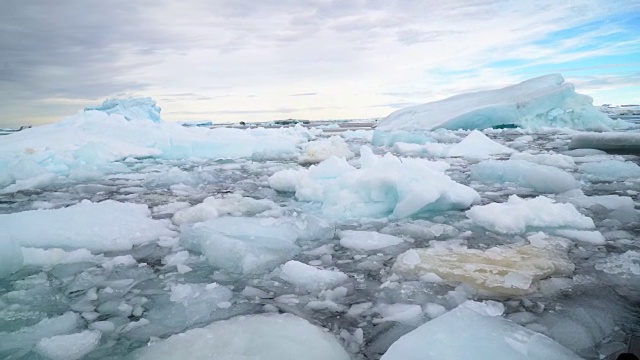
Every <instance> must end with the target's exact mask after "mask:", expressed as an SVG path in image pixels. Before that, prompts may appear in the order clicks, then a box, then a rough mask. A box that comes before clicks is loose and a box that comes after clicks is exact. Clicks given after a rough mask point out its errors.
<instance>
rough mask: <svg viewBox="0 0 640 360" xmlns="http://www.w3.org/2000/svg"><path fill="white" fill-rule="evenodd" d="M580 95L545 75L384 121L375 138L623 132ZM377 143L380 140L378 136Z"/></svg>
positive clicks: (395, 114)
mask: <svg viewBox="0 0 640 360" xmlns="http://www.w3.org/2000/svg"><path fill="white" fill-rule="evenodd" d="M592 101H593V100H592V99H591V98H590V97H589V96H586V95H581V94H577V93H576V92H575V89H574V87H573V84H571V83H565V82H564V78H563V77H562V76H561V75H559V74H553V75H546V76H541V77H538V78H534V79H530V80H527V81H524V82H522V83H520V84H517V85H512V86H508V87H505V88H502V89H498V90H488V91H478V92H473V93H467V94H461V95H457V96H453V97H450V98H447V99H444V100H440V101H435V102H432V103H427V104H424V105H418V106H413V107H409V108H404V109H400V110H397V111H395V112H393V113H391V114H390V115H389V116H387V117H386V118H385V119H383V120H382V121H380V123H379V124H378V126H377V128H376V132H379V131H385V132H391V131H395V130H404V131H410V130H415V129H426V130H432V129H438V128H444V129H450V130H456V129H486V128H490V127H494V126H501V125H517V126H519V127H524V128H541V127H548V126H552V127H569V128H576V129H598V130H602V129H607V130H608V129H610V128H611V127H614V126H622V125H621V122H615V121H613V120H611V119H609V117H607V116H606V115H605V114H603V113H601V112H600V111H598V109H597V108H595V107H594V106H593V105H592ZM374 140H375V135H374Z"/></svg>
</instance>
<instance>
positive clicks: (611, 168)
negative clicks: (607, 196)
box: [578, 160, 640, 181]
mask: <svg viewBox="0 0 640 360" xmlns="http://www.w3.org/2000/svg"><path fill="white" fill-rule="evenodd" d="M578 169H579V170H580V172H581V173H582V174H583V176H584V177H585V178H586V179H588V180H591V181H624V180H628V179H640V166H638V165H637V164H635V163H632V162H630V161H618V160H605V161H600V162H589V163H585V164H581V165H579V166H578Z"/></svg>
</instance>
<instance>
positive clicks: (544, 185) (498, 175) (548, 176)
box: [471, 160, 580, 193]
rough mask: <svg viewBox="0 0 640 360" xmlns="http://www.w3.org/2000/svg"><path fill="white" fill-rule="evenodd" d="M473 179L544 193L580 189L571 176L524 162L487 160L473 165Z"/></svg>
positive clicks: (552, 168)
mask: <svg viewBox="0 0 640 360" xmlns="http://www.w3.org/2000/svg"><path fill="white" fill-rule="evenodd" d="M471 179H473V180H476V181H480V182H483V183H487V184H493V183H500V184H502V183H512V184H516V185H518V186H522V187H526V188H530V189H533V190H535V191H538V192H543V193H559V192H563V191H567V190H571V189H578V188H580V182H579V181H577V180H576V179H574V178H573V176H571V174H569V173H567V172H565V171H563V170H560V169H558V168H555V167H552V166H547V165H539V164H535V163H531V162H528V161H524V160H505V161H500V160H487V161H483V162H481V163H479V164H475V165H471Z"/></svg>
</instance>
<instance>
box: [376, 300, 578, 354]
mask: <svg viewBox="0 0 640 360" xmlns="http://www.w3.org/2000/svg"><path fill="white" fill-rule="evenodd" d="M497 305H501V304H496V303H493V302H488V303H477V302H471V301H469V302H466V303H464V304H462V305H460V306H458V307H457V308H455V309H453V310H451V311H449V312H448V313H446V314H444V315H441V316H439V317H437V318H436V319H434V320H431V321H429V322H427V323H426V324H424V325H422V326H420V327H419V328H417V329H415V330H413V331H411V332H410V333H408V334H406V335H404V336H402V337H401V338H400V339H399V340H398V341H396V342H395V343H393V345H391V347H390V348H389V350H387V352H386V353H385V354H384V355H383V356H382V358H381V360H414V359H415V360H431V359H433V360H436V359H469V358H473V359H492V360H513V359H530V360H534V359H537V360H547V359H558V360H560V359H562V360H570V359H571V360H573V359H575V360H579V359H580V358H579V357H578V356H576V355H575V354H573V353H572V352H571V351H570V350H569V349H567V348H565V347H563V346H562V345H560V344H558V343H556V342H555V341H553V340H551V339H550V338H548V337H546V336H544V335H542V334H539V333H536V332H533V331H531V330H529V329H527V328H524V327H522V326H520V325H517V324H516V323H513V322H511V321H509V320H507V319H505V318H503V317H501V316H500V314H501V313H502V311H501V310H500V307H498V306H497Z"/></svg>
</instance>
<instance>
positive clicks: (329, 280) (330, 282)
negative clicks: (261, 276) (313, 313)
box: [279, 260, 349, 292]
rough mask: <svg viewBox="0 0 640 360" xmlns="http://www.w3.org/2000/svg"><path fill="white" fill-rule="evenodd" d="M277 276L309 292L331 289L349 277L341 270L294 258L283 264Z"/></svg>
mask: <svg viewBox="0 0 640 360" xmlns="http://www.w3.org/2000/svg"><path fill="white" fill-rule="evenodd" d="M279 276H280V277H281V278H282V279H283V280H285V281H286V282H288V283H291V284H293V285H295V286H297V287H299V288H301V289H304V290H306V291H310V292H313V291H320V290H324V289H331V288H334V287H336V286H338V285H340V284H342V283H344V282H345V281H347V279H349V277H348V276H347V275H346V274H345V273H343V272H341V271H337V270H335V271H334V270H323V269H318V268H316V267H314V266H311V265H307V264H303V263H301V262H299V261H295V260H291V261H288V262H287V263H286V264H284V265H283V266H282V269H281V271H280V275H279Z"/></svg>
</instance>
